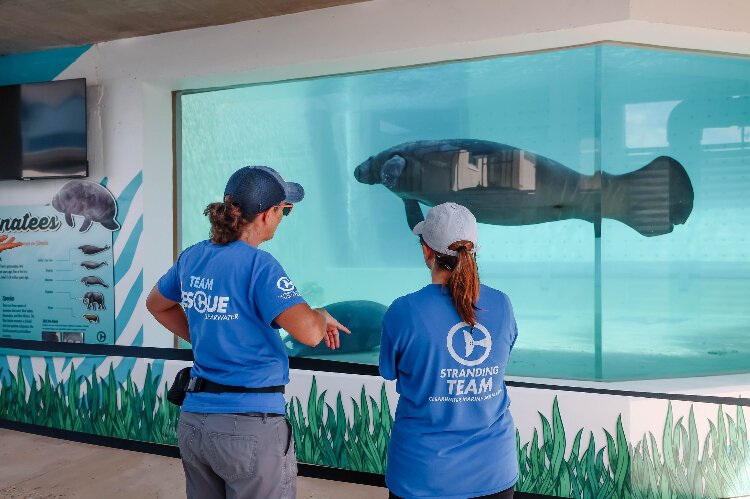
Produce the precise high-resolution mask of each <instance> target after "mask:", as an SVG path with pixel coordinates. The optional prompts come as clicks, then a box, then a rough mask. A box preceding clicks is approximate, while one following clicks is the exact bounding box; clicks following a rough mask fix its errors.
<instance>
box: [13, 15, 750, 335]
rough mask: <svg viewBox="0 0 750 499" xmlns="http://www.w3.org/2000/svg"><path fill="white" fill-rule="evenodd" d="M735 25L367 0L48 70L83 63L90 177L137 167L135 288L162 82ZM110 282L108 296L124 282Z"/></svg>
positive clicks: (162, 244) (165, 207) (265, 76)
mask: <svg viewBox="0 0 750 499" xmlns="http://www.w3.org/2000/svg"><path fill="white" fill-rule="evenodd" d="M749 30H750V2H745V1H743V0H716V1H712V2H703V1H702V0H687V1H686V0H661V1H653V0H652V1H648V0H409V1H408V2H406V1H403V0H373V1H371V2H365V3H358V4H354V5H348V6H341V7H334V8H329V9H322V10H317V11H311V12H303V13H299V14H292V15H287V16H280V17H275V18H270V19H261V20H256V21H248V22H242V23H237V24H232V25H226V26H218V27H210V28H201V29H194V30H187V31H181V32H175V33H167V34H161V35H154V36H148V37H141V38H132V39H126V40H118V41H114V42H108V43H101V44H98V45H95V46H94V47H92V48H91V49H90V50H89V51H88V52H86V53H85V54H84V55H83V56H82V57H81V58H80V59H79V60H78V61H76V62H75V63H74V64H73V65H71V66H70V67H69V68H68V69H67V70H66V71H64V72H63V73H62V74H61V75H60V76H59V78H60V79H65V78H73V77H80V76H85V77H86V78H87V79H88V81H89V85H90V86H91V88H90V89H89V106H90V111H89V146H90V160H91V163H92V165H91V173H92V176H93V177H98V178H101V177H102V176H105V175H106V176H108V177H110V183H109V184H108V186H109V187H110V189H111V190H112V191H113V192H114V193H115V194H117V193H119V192H120V191H121V190H122V188H123V187H124V186H125V185H126V184H127V182H129V181H130V180H131V179H132V178H133V176H134V175H136V174H137V173H138V172H139V171H140V170H141V169H142V170H143V179H144V186H143V189H142V191H141V194H140V197H139V198H138V199H137V200H136V202H134V206H133V209H134V210H137V211H140V210H142V212H143V215H144V233H143V237H142V238H141V244H140V247H139V249H138V252H137V253H136V261H135V265H134V267H136V269H135V270H131V272H135V273H136V274H137V272H136V271H137V270H138V269H139V268H140V267H142V268H143V270H144V288H145V289H144V295H145V293H147V292H148V290H149V289H150V287H151V286H152V285H153V283H154V282H155V281H156V279H157V278H158V277H159V276H160V275H161V273H162V272H163V271H164V270H166V269H167V268H168V266H169V265H171V262H172V238H173V216H174V214H173V210H172V156H173V155H172V128H171V127H172V97H171V92H172V91H173V90H182V89H198V88H208V87H217V86H227V85H239V84H248V83H256V82H265V81H277V80H284V79H292V78H304V77H311V76H318V75H325V74H335V73H343V72H354V71H366V70H373V69H379V68H387V67H395V66H408V65H415V64H425V63H431V62H437V61H444V60H455V59H466V58H475V57H484V56H492V55H498V54H511V53H519V52H529V51H538V50H549V49H554V48H558V47H568V46H575V45H582V44H590V43H596V42H600V41H615V42H623V43H636V44H649V45H658V46H663V47H674V48H685V49H691V50H702V51H714V52H725V53H733V54H744V55H750V34H748V31H749ZM60 184H61V182H55V181H52V182H45V183H44V184H42V183H39V184H36V183H34V184H32V183H29V184H20V185H17V184H16V183H14V184H13V185H12V186H9V185H5V184H3V185H0V204H3V205H7V204H35V203H46V202H48V200H49V199H50V198H51V195H52V194H53V193H54V192H55V191H56V190H57V188H59V186H60ZM141 200H142V206H141V205H140V203H141ZM119 250H120V248H118V247H117V246H116V247H115V251H116V255H115V257H117V251H119ZM132 281H133V279H132V277H131V278H130V279H129V280H128V282H129V283H131V282H132ZM117 291H118V296H117V304H116V306H117V308H118V309H119V307H120V306H122V300H123V299H124V297H123V296H122V295H124V293H121V292H120V290H119V289H118V290H117ZM142 301H143V300H142V299H141V303H140V308H139V310H138V311H137V312H136V316H137V317H138V321H144V322H145V328H146V329H145V331H146V340H145V342H144V344H145V345H148V346H152V345H153V346H168V345H170V344H171V339H170V338H169V336H168V335H167V334H166V333H164V332H163V330H162V329H161V328H160V326H158V324H156V323H155V322H153V321H152V320H150V319H148V318H147V317H146V315H147V314H145V310H144V309H143V304H142ZM136 330H137V328H136ZM130 336H132V334H130V335H129V336H128V338H124V339H123V340H122V341H120V343H124V344H128V343H127V342H128V341H130V340H131V339H132V338H130Z"/></svg>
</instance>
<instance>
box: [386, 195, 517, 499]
mask: <svg viewBox="0 0 750 499" xmlns="http://www.w3.org/2000/svg"><path fill="white" fill-rule="evenodd" d="M414 233H415V234H417V235H418V236H420V241H421V243H422V252H423V255H424V260H425V263H426V264H427V267H428V268H429V269H430V270H431V273H432V284H429V285H427V286H426V287H424V288H422V289H421V290H419V291H416V292H414V293H411V294H408V295H406V296H402V297H400V298H398V299H397V300H396V301H394V302H393V304H392V305H391V306H390V307H389V308H388V311H387V312H386V314H385V317H384V318H383V334H382V340H381V347H380V374H381V375H382V376H383V377H384V378H385V379H391V380H392V379H395V380H396V391H397V392H398V393H399V395H400V397H399V401H398V406H397V408H396V419H395V422H394V425H393V431H392V433H391V440H390V444H389V447H388V466H387V470H386V476H385V479H386V484H387V485H388V488H389V489H390V497H391V498H417V497H419V498H436V499H437V498H441V499H466V498H470V497H490V498H502V499H506V498H511V497H513V486H514V484H515V483H516V480H517V479H518V462H517V460H516V433H515V426H514V424H513V418H512V417H511V415H510V410H509V405H510V400H509V399H508V394H507V391H506V388H505V382H504V375H505V369H506V367H507V366H508V359H509V357H510V352H511V349H512V348H513V344H514V343H515V341H516V336H517V335H518V332H517V329H516V321H515V319H514V317H513V310H512V309H511V305H510V300H509V299H508V297H507V296H506V295H505V294H504V293H502V292H501V291H498V290H496V289H493V288H490V287H487V286H484V285H481V284H480V283H479V275H478V272H477V265H476V261H475V258H474V253H475V251H476V249H477V223H476V219H475V218H474V215H472V214H471V212H470V211H469V210H467V209H466V208H464V207H463V206H460V205H457V204H455V203H444V204H441V205H438V206H435V207H433V208H432V209H431V210H430V211H429V212H428V213H427V217H426V219H425V220H424V221H423V222H420V223H418V224H417V225H416V227H414Z"/></svg>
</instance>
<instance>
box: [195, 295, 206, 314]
mask: <svg viewBox="0 0 750 499" xmlns="http://www.w3.org/2000/svg"><path fill="white" fill-rule="evenodd" d="M193 308H194V309H195V311H196V312H198V313H199V314H202V313H204V312H205V311H206V309H207V308H208V296H206V293H204V292H203V291H196V292H195V295H193Z"/></svg>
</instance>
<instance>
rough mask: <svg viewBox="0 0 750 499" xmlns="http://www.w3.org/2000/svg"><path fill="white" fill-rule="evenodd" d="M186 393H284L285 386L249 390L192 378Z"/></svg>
mask: <svg viewBox="0 0 750 499" xmlns="http://www.w3.org/2000/svg"><path fill="white" fill-rule="evenodd" d="M185 391H186V392H188V393H194V392H206V393H284V385H277V386H264V387H262V388H247V387H244V386H229V385H222V384H221V383H214V382H213V381H209V380H207V379H205V378H200V377H195V378H190V381H189V382H188V385H187V388H186V389H185Z"/></svg>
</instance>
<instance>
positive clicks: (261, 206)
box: [224, 166, 305, 218]
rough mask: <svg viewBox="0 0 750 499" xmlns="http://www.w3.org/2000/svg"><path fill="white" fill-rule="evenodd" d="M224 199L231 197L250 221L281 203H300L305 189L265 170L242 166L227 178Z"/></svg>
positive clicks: (269, 170)
mask: <svg viewBox="0 0 750 499" xmlns="http://www.w3.org/2000/svg"><path fill="white" fill-rule="evenodd" d="M224 195H225V196H227V195H230V196H232V199H233V200H234V202H235V203H237V204H238V205H239V206H240V209H241V210H242V214H243V215H244V216H245V217H246V218H252V217H254V216H255V215H257V214H258V213H261V212H263V211H266V210H267V209H268V208H270V207H272V206H276V205H278V204H280V203H282V202H287V203H299V202H300V201H302V198H303V197H305V189H304V188H303V187H302V186H301V185H300V184H297V183H294V182H287V181H285V180H284V179H283V178H281V175H279V172H277V171H276V170H274V169H273V168H269V167H267V166H245V167H244V168H240V169H239V170H237V171H236V172H234V173H233V174H232V176H231V177H229V180H227V186H226V188H224Z"/></svg>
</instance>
